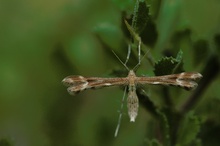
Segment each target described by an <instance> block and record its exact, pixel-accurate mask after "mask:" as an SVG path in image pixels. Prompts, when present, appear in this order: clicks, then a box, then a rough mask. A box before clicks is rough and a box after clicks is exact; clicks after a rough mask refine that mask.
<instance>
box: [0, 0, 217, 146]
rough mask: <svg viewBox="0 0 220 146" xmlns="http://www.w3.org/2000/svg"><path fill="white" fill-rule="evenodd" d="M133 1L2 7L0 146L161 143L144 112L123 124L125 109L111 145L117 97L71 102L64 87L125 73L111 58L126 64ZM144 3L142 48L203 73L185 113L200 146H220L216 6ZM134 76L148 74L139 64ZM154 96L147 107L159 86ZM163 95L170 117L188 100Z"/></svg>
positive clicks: (202, 0) (43, 1) (91, 95)
mask: <svg viewBox="0 0 220 146" xmlns="http://www.w3.org/2000/svg"><path fill="white" fill-rule="evenodd" d="M135 2H136V1H135V0H105V1H103V0H62V1H61V0H53V1H51V0H38V1H28V0H1V1H0V18H1V19H0V78H1V81H0V145H1V146H50V145H51V146H97V145H127V146H129V145H130V146H133V145H147V144H148V141H149V140H151V139H158V137H160V136H158V135H157V134H155V133H157V132H155V131H157V130H158V129H157V128H155V127H158V125H159V124H158V122H157V120H155V119H154V117H152V115H151V114H150V113H149V112H148V111H147V110H146V109H145V108H143V107H142V106H141V107H140V109H139V115H138V117H137V120H136V122H135V123H130V122H129V118H128V115H127V110H126V105H125V110H124V114H123V115H124V116H123V118H122V123H121V128H120V131H119V135H118V137H117V138H114V132H115V128H116V125H117V122H118V115H119V113H118V112H117V111H118V110H119V108H120V106H121V98H122V96H123V90H122V88H118V87H112V88H103V89H100V90H89V91H85V92H83V93H80V94H78V95H76V96H70V95H69V94H68V93H67V91H66V87H64V86H63V85H62V84H61V80H62V79H63V78H64V77H66V76H68V75H71V74H80V75H83V76H98V77H102V76H103V77H107V76H111V73H112V72H113V70H115V69H120V68H123V69H124V67H123V66H122V65H121V64H120V62H119V61H118V60H117V58H116V57H115V56H114V54H113V53H112V52H111V50H114V51H115V52H116V53H117V54H118V55H119V57H120V58H121V59H122V60H125V58H126V55H127V46H126V45H124V44H126V41H125V40H126V39H125V36H124V33H123V29H122V23H123V19H124V18H125V17H129V16H131V14H132V13H133V10H134V5H135ZM146 2H147V4H148V5H149V6H150V8H149V9H150V14H151V18H150V21H149V23H148V24H147V28H148V29H147V31H146V32H145V34H144V36H146V38H142V40H143V42H144V43H145V45H146V46H148V47H149V48H150V53H151V54H152V56H153V57H154V59H155V60H156V61H157V60H159V59H161V57H162V56H165V55H171V56H174V57H175V56H176V54H177V52H178V51H179V50H180V49H181V50H182V51H183V61H184V68H185V70H186V71H197V72H202V73H205V75H206V76H204V78H205V80H204V82H203V84H206V86H204V85H203V86H204V88H202V91H201V92H200V93H201V95H199V97H198V99H197V100H196V102H195V104H194V106H193V107H192V110H194V111H195V113H196V115H198V116H199V117H200V118H201V119H202V120H201V125H202V126H201V129H200V133H199V135H198V137H200V138H201V139H202V140H201V139H200V140H201V143H202V144H203V145H207V146H208V145H209V146H210V145H212V146H214V145H217V144H219V142H220V141H219V138H217V137H218V136H219V134H220V133H219V131H220V116H219V112H220V108H219V105H220V91H219V89H220V88H219V84H220V77H219V57H220V1H218V0H210V1H206V0H184V1H183V0H167V1H163V0H146ZM122 18H123V19H122ZM124 29H126V28H124ZM134 64H135V63H134ZM138 74H139V75H143V74H145V75H149V76H151V75H154V73H153V67H151V66H150V65H149V63H147V61H146V60H143V63H142V67H141V69H140V71H139V73H138ZM150 88H151V87H150ZM152 88H153V89H152V90H151V89H147V92H148V93H149V94H150V98H151V100H152V101H153V103H155V104H156V105H160V106H161V105H163V104H161V101H160V98H161V94H160V93H155V90H156V91H160V89H159V88H160V87H152ZM154 88H156V89H154ZM170 90H171V92H172V97H173V101H174V104H175V107H176V108H177V109H178V107H179V106H180V107H181V105H182V104H183V103H184V101H186V100H187V98H188V97H190V95H191V94H192V93H191V92H188V91H185V90H180V89H176V88H175V87H171V89H170ZM173 90H175V91H173ZM176 90H177V91H176ZM162 97H163V96H162ZM155 123H156V124H155ZM155 125H156V126H155Z"/></svg>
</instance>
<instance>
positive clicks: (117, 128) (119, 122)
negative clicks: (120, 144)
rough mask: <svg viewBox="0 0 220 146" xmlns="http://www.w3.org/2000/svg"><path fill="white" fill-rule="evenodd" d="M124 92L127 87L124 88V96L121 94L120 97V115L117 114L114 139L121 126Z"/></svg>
mask: <svg viewBox="0 0 220 146" xmlns="http://www.w3.org/2000/svg"><path fill="white" fill-rule="evenodd" d="M126 91H127V86H126V87H125V90H124V94H123V97H122V104H121V108H120V114H119V117H118V124H117V127H116V129H115V137H117V135H118V131H119V128H120V125H121V119H122V110H123V107H124V100H125V95H126Z"/></svg>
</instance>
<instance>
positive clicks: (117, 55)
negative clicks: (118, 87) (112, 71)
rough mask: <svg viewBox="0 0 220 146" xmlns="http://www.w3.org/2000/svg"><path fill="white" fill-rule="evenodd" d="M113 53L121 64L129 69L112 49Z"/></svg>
mask: <svg viewBox="0 0 220 146" xmlns="http://www.w3.org/2000/svg"><path fill="white" fill-rule="evenodd" d="M112 52H113V54H114V55H115V56H116V57H117V59H118V60H119V61H120V62H121V64H122V65H123V66H124V67H125V68H126V69H127V70H128V71H129V68H128V67H127V65H126V64H125V63H123V61H121V59H120V58H119V57H118V55H117V54H116V53H115V52H114V51H113V50H112Z"/></svg>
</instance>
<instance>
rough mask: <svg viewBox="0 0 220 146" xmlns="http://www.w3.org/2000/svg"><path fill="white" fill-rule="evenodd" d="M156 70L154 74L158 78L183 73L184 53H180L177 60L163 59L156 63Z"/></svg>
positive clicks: (171, 58)
mask: <svg viewBox="0 0 220 146" xmlns="http://www.w3.org/2000/svg"><path fill="white" fill-rule="evenodd" d="M154 68H155V69H154V74H155V75H156V76H161V75H168V74H175V73H181V72H183V71H184V70H183V62H182V51H181V50H180V51H179V53H178V55H177V57H176V58H173V57H163V58H162V59H161V60H159V61H158V62H156V63H155V66H154Z"/></svg>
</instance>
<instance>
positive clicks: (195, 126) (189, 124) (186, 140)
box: [177, 111, 200, 146]
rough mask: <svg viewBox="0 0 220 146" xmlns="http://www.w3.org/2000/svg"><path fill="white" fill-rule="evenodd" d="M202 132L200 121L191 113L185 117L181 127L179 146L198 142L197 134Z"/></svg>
mask: <svg viewBox="0 0 220 146" xmlns="http://www.w3.org/2000/svg"><path fill="white" fill-rule="evenodd" d="M199 131H200V120H199V118H198V117H197V116H195V115H194V112H193V111H191V112H189V113H188V114H186V116H185V117H184V119H183V121H182V122H181V124H180V126H179V131H178V140H177V143H178V144H177V145H181V146H188V145H189V144H191V143H195V142H196V141H198V140H197V139H196V136H197V134H198V133H199Z"/></svg>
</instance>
